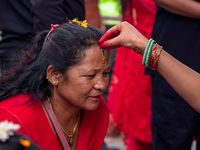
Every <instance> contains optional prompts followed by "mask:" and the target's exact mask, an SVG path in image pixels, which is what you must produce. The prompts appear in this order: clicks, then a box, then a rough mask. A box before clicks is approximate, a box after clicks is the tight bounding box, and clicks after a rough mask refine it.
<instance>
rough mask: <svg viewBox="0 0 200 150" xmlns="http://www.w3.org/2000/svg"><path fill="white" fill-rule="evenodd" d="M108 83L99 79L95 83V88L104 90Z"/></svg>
mask: <svg viewBox="0 0 200 150" xmlns="http://www.w3.org/2000/svg"><path fill="white" fill-rule="evenodd" d="M106 87H107V86H106V83H105V82H104V80H101V81H98V82H97V83H96V84H95V85H94V88H95V89H97V90H102V91H104V90H105V89H106Z"/></svg>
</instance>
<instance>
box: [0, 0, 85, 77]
mask: <svg viewBox="0 0 200 150" xmlns="http://www.w3.org/2000/svg"><path fill="white" fill-rule="evenodd" d="M76 17H77V18H78V19H79V20H84V19H85V6H84V0H73V1H72V0H63V1H58V0H51V1H49V0H39V1H38V0H31V1H27V0H17V1H13V0H1V5H0V33H1V34H0V36H2V38H1V40H0V65H1V70H4V69H5V68H6V65H7V64H8V63H9V61H10V59H11V58H12V57H13V56H14V54H15V52H16V51H17V50H19V49H21V48H22V47H24V46H25V45H26V44H27V43H28V42H30V40H31V39H32V38H33V37H34V36H35V35H36V34H37V33H39V32H40V31H43V30H47V29H50V27H51V26H50V25H51V24H61V23H64V22H66V18H67V19H69V20H73V19H74V18H76ZM1 70H0V73H1Z"/></svg>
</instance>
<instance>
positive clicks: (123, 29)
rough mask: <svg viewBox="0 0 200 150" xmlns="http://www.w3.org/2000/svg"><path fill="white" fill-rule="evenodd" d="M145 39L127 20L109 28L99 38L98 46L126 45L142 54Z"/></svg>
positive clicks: (113, 47)
mask: <svg viewBox="0 0 200 150" xmlns="http://www.w3.org/2000/svg"><path fill="white" fill-rule="evenodd" d="M147 42H148V39H146V38H145V37H144V36H143V35H142V34H141V33H140V32H139V31H138V30H137V29H135V28H134V27H133V26H132V25H131V24H129V23H128V22H122V23H120V24H118V25H116V26H114V27H112V28H110V29H109V30H108V31H107V32H106V33H105V34H104V35H103V36H102V37H101V39H100V40H99V46H100V47H102V48H105V49H109V50H111V49H115V48H118V47H126V48H129V49H133V50H134V51H136V52H137V53H140V54H143V52H144V49H145V47H146V45H147Z"/></svg>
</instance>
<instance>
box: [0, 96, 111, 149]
mask: <svg viewBox="0 0 200 150" xmlns="http://www.w3.org/2000/svg"><path fill="white" fill-rule="evenodd" d="M29 99H30V96H29V95H23V94H20V95H17V96H14V97H12V98H10V99H8V100H4V101H3V102H1V103H0V122H1V121H4V120H6V119H7V120H8V121H12V122H14V123H17V124H20V125H21V128H20V129H19V131H18V132H19V133H21V134H24V135H27V136H28V137H30V138H31V139H32V140H33V141H34V142H35V143H37V144H38V145H39V146H40V147H41V148H42V150H62V147H61V146H60V144H59V142H58V139H57V137H56V135H55V134H54V132H53V130H52V128H51V125H50V123H49V121H48V119H47V117H46V114H45V112H44V109H43V107H42V105H41V103H40V102H39V101H38V100H36V102H35V103H34V104H31V103H26V102H27V101H28V100H29ZM108 121H109V112H108V109H107V105H106V103H105V101H104V99H103V98H101V99H100V101H99V106H98V108H97V109H95V110H91V111H89V110H83V114H82V118H81V125H80V128H79V133H78V139H77V145H76V150H100V149H101V146H102V144H103V140H104V137H105V134H106V131H107V127H108Z"/></svg>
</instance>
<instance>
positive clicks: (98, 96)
mask: <svg viewBox="0 0 200 150" xmlns="http://www.w3.org/2000/svg"><path fill="white" fill-rule="evenodd" d="M91 98H93V99H96V100H99V99H100V98H101V95H97V96H91Z"/></svg>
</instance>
